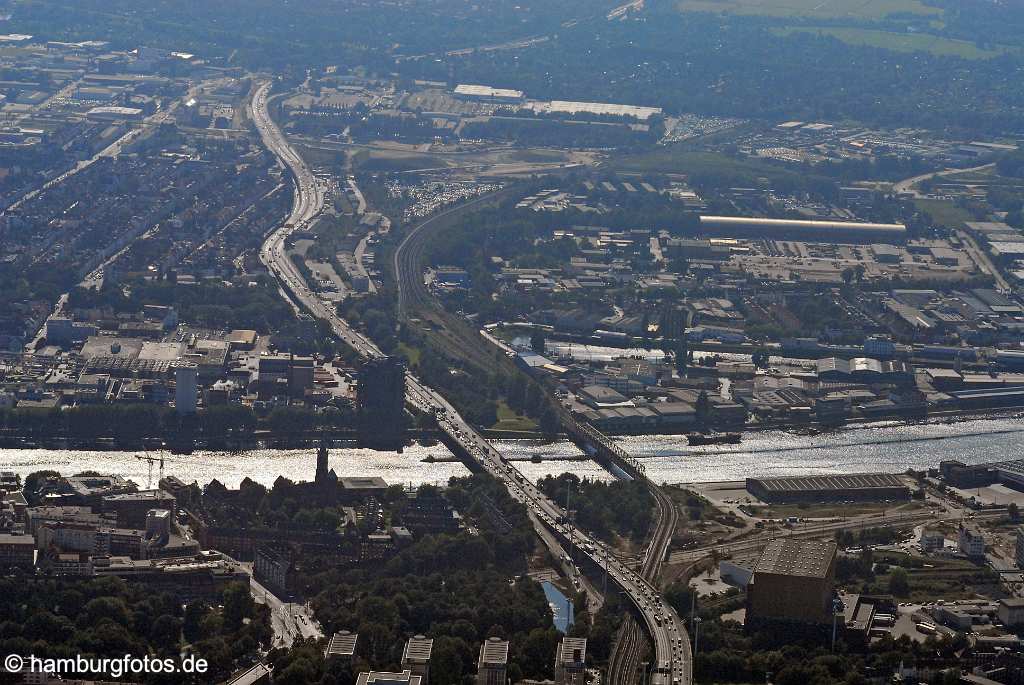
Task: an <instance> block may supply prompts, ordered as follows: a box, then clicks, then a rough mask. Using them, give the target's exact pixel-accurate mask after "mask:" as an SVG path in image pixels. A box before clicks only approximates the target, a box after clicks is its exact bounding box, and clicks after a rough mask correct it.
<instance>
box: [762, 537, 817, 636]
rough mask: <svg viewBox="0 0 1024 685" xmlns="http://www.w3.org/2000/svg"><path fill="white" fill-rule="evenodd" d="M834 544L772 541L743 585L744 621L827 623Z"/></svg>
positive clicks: (790, 540) (807, 541)
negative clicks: (751, 577)
mask: <svg viewBox="0 0 1024 685" xmlns="http://www.w3.org/2000/svg"><path fill="white" fill-rule="evenodd" d="M835 566H836V543H835V542H832V541H829V542H820V541H817V540H793V539H790V538H786V539H781V540H772V541H771V542H769V543H768V546H767V547H765V549H764V552H762V554H761V558H760V559H759V560H758V562H757V566H756V567H754V577H753V579H752V580H751V583H750V585H749V586H748V587H747V622H748V625H750V622H752V621H753V622H757V621H796V622H799V623H827V622H829V621H830V620H831V618H832V613H831V612H832V600H833V585H834V580H835Z"/></svg>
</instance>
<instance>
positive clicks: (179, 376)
mask: <svg viewBox="0 0 1024 685" xmlns="http://www.w3.org/2000/svg"><path fill="white" fill-rule="evenodd" d="M198 397H199V367H198V366H196V365H195V364H189V363H187V362H179V363H178V364H177V365H176V366H175V368H174V409H175V411H177V412H178V413H179V414H195V413H196V404H197V401H198V400H197V398H198Z"/></svg>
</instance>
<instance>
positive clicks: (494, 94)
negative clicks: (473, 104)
mask: <svg viewBox="0 0 1024 685" xmlns="http://www.w3.org/2000/svg"><path fill="white" fill-rule="evenodd" d="M454 93H455V95H456V96H457V97H460V98H464V99H466V100H482V101H484V102H507V103H513V102H521V101H522V99H523V91H521V90H512V89H510V88H492V87H490V86H481V85H474V84H466V83H462V84H459V85H457V86H455V90H454Z"/></svg>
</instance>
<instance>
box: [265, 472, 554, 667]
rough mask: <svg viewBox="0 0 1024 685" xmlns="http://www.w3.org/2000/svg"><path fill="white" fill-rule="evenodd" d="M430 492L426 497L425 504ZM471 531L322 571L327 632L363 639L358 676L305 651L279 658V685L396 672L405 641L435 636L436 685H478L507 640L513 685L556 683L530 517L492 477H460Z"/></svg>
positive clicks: (455, 484)
mask: <svg viewBox="0 0 1024 685" xmlns="http://www.w3.org/2000/svg"><path fill="white" fill-rule="evenodd" d="M426 489H432V488H430V486H424V492H423V493H421V494H422V495H424V496H426V495H428V494H430V493H426V492H425V490H426ZM444 497H446V498H447V499H448V500H449V501H450V502H451V503H452V504H453V505H454V506H456V507H457V508H458V510H459V511H460V512H461V513H462V514H463V516H464V517H466V518H467V519H468V521H470V522H471V523H472V527H473V529H474V530H473V531H472V532H471V531H470V530H464V531H460V532H458V533H456V534H453V535H435V536H427V537H425V538H423V539H421V540H418V541H417V542H416V543H415V544H413V545H412V546H410V547H408V548H406V549H405V550H403V551H401V552H400V553H399V554H398V555H396V556H395V557H393V558H392V559H390V560H389V561H387V562H386V563H384V565H383V566H379V567H374V568H363V569H338V568H331V569H324V570H323V571H322V572H321V573H319V574H318V575H315V576H313V577H311V578H310V579H309V582H308V589H309V590H310V591H311V592H312V593H314V594H315V596H314V597H313V599H312V603H313V607H314V609H315V611H316V616H317V618H318V619H319V620H320V621H321V622H322V623H323V625H324V628H325V630H326V632H327V633H328V634H330V633H331V632H332V631H337V630H351V631H358V633H359V641H358V643H357V646H356V650H357V655H356V661H355V664H354V666H353V668H352V669H347V668H345V667H344V666H342V665H340V664H338V663H335V660H331V659H329V660H328V661H327V662H326V663H324V662H323V660H322V658H321V657H320V653H318V652H316V651H314V650H311V649H309V648H308V647H306V646H299V647H297V648H295V649H292V650H290V651H287V652H285V651H283V650H277V651H275V652H272V653H271V655H270V657H271V660H272V661H273V662H274V663H275V683H278V682H280V683H288V684H291V683H295V684H299V683H310V682H320V683H325V684H331V685H333V684H339V685H349V684H350V683H351V682H353V680H352V674H353V672H354V673H358V672H359V671H360V670H368V669H369V668H376V669H390V670H395V669H397V667H398V665H399V663H400V661H401V656H402V649H403V647H404V645H405V641H406V640H407V639H408V638H409V637H411V636H413V635H416V634H417V633H420V634H424V635H427V636H431V637H433V638H434V649H433V654H432V656H431V665H430V673H431V675H430V677H431V681H432V682H433V681H435V680H436V681H437V682H439V683H448V684H450V685H456V684H460V683H464V682H467V680H466V679H467V678H470V681H471V679H472V674H474V673H475V672H476V658H477V655H478V654H479V649H480V644H481V643H482V642H483V641H484V640H486V639H487V638H488V637H490V636H497V637H501V638H504V639H507V640H509V641H510V643H511V649H510V654H509V664H510V673H509V675H510V678H511V680H513V681H516V680H519V679H520V678H527V677H529V678H536V679H544V678H551V677H552V675H553V674H552V664H553V662H554V652H555V646H556V644H557V641H558V639H559V634H558V633H557V632H556V631H555V630H554V628H553V627H552V616H551V610H550V607H549V606H548V603H547V599H546V598H545V595H544V592H543V589H542V588H541V586H540V585H538V584H537V583H536V582H535V581H533V580H531V579H530V578H529V576H526V575H524V574H525V571H526V570H527V555H528V554H529V553H531V552H532V550H533V547H534V545H535V542H536V540H535V537H534V535H533V532H532V527H531V525H530V522H529V519H528V517H527V515H526V510H525V509H524V508H523V506H522V505H521V504H519V503H518V502H515V501H514V500H512V498H511V497H510V496H509V494H508V491H507V490H506V489H505V487H504V485H502V484H501V483H500V482H498V481H496V480H495V479H493V478H492V477H490V476H486V475H474V476H470V477H468V478H456V479H452V481H451V482H450V483H449V487H448V488H447V490H446V491H445V492H444Z"/></svg>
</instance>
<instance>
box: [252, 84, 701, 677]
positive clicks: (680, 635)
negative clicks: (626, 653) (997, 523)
mask: <svg viewBox="0 0 1024 685" xmlns="http://www.w3.org/2000/svg"><path fill="white" fill-rule="evenodd" d="M270 87H271V82H270V81H266V82H264V83H262V84H260V85H259V86H258V87H257V88H256V91H255V93H254V95H253V98H252V101H251V102H250V106H249V109H250V114H251V116H252V120H253V122H254V123H255V125H256V127H257V129H258V130H259V133H260V136H261V137H262V139H263V142H264V144H265V145H266V146H267V147H268V148H269V149H270V150H271V151H272V152H273V153H274V154H275V155H276V156H277V158H278V160H279V162H280V163H281V164H282V165H283V166H284V167H285V168H286V169H287V170H288V171H289V172H290V173H291V175H292V177H293V181H294V183H295V201H294V205H293V208H292V211H291V213H290V215H289V217H288V220H287V221H286V222H285V223H284V225H282V226H281V227H280V228H278V229H276V230H274V231H273V232H271V234H270V235H269V236H268V237H267V240H266V242H264V244H263V246H262V248H261V249H260V259H261V260H262V262H263V263H264V264H265V265H266V266H267V268H268V269H269V270H270V272H271V273H272V274H273V275H274V276H275V278H277V280H278V282H279V283H280V284H281V286H282V288H283V289H284V290H285V291H287V293H288V297H289V298H290V299H291V300H292V301H293V303H294V304H296V305H297V306H298V307H301V308H302V309H304V310H305V311H306V312H308V313H309V314H310V315H312V316H314V317H317V318H320V319H323V320H325V321H327V322H328V323H329V324H330V325H331V328H332V330H333V331H334V332H335V334H337V335H338V337H339V338H341V339H342V340H344V341H345V342H346V343H347V344H348V345H349V346H350V347H352V349H354V350H355V351H356V353H358V354H359V355H360V356H362V357H364V358H372V357H380V356H383V353H382V352H381V351H380V349H379V348H378V347H377V346H376V345H375V344H374V343H373V341H371V340H370V339H369V338H367V337H366V336H364V335H363V334H361V333H359V332H358V331H356V330H355V329H353V328H352V327H351V326H350V325H349V324H348V323H347V322H345V321H344V320H343V319H342V318H341V317H339V316H338V314H337V312H336V311H335V309H334V307H333V305H331V304H330V303H326V302H324V301H322V300H320V298H319V297H317V295H316V294H315V293H314V292H312V291H311V290H310V289H309V286H308V285H307V284H306V282H305V280H304V279H303V276H302V274H301V273H300V272H299V271H298V269H296V268H295V265H294V264H292V262H291V259H290V258H289V257H288V255H287V254H286V252H285V242H286V240H287V239H288V236H290V235H291V234H292V233H293V232H294V231H296V230H301V229H303V228H306V227H308V226H309V225H310V223H311V222H312V221H313V220H314V219H315V218H316V217H317V216H318V215H319V214H320V212H321V211H322V209H323V206H324V191H323V188H322V187H321V186H320V184H319V182H318V181H317V179H316V178H315V177H314V176H313V173H312V171H311V170H310V169H309V167H308V166H307V165H306V163H305V162H304V161H303V160H302V158H301V157H300V156H299V155H298V154H297V153H296V152H295V151H294V150H293V149H292V148H291V146H290V145H289V144H288V142H287V140H286V139H285V136H284V134H283V133H282V132H281V130H280V129H279V128H278V126H277V124H275V123H274V121H273V119H272V118H271V117H270V113H269V111H268V109H267V102H268V96H269V92H270ZM481 199H482V198H481ZM406 387H407V393H408V395H407V400H408V402H409V404H411V405H412V406H414V407H416V408H417V409H419V410H420V411H423V412H426V413H429V414H433V415H434V416H435V417H436V418H437V423H438V427H439V428H440V429H441V430H443V431H444V432H445V433H446V434H447V435H448V436H449V438H451V439H452V440H453V441H455V442H456V443H458V444H459V445H460V446H461V447H462V448H463V449H464V450H465V451H466V452H467V453H468V454H469V455H471V456H472V458H473V459H474V460H475V461H476V462H477V463H478V464H479V465H480V466H481V467H482V468H483V469H484V470H486V471H487V472H489V473H490V474H491V475H493V476H494V477H496V478H499V479H500V480H501V481H502V482H503V483H504V484H505V485H506V487H507V488H508V490H509V492H510V494H511V495H512V496H513V497H514V498H515V499H517V500H518V501H520V502H522V503H523V504H524V505H526V506H527V507H528V508H529V509H530V510H531V512H532V513H533V514H534V516H536V517H537V518H538V519H539V520H540V521H541V522H543V524H544V525H545V526H547V527H548V529H550V530H551V531H552V532H553V533H554V534H555V535H556V536H558V538H559V539H560V541H562V542H563V543H567V544H568V547H567V549H573V550H574V551H575V553H576V555H577V557H586V558H589V560H590V561H591V562H592V563H593V564H594V565H595V566H596V567H597V568H607V570H608V577H609V579H610V580H611V581H613V582H614V583H615V584H617V585H618V586H619V587H621V588H622V591H623V592H624V593H625V594H626V596H627V597H628V598H629V599H630V601H631V602H632V603H633V604H634V606H635V607H636V609H637V611H638V613H639V615H640V616H642V618H643V621H644V623H645V625H646V627H647V630H648V632H649V633H650V634H651V635H652V636H653V637H654V644H655V653H656V663H655V666H654V668H653V671H654V672H653V674H652V676H651V679H650V680H649V682H650V683H651V685H681V684H685V685H689V683H690V673H691V664H690V650H689V641H688V640H687V639H686V633H685V630H684V629H683V627H682V624H681V622H680V621H679V617H678V616H677V615H676V613H675V611H673V610H672V609H671V607H669V606H668V605H666V604H664V603H663V602H662V599H661V596H660V595H659V594H658V592H657V590H656V589H655V588H654V587H652V586H651V584H650V583H649V582H648V581H647V579H646V577H645V576H649V575H650V574H651V573H654V574H656V573H657V570H658V569H659V568H660V565H661V561H662V559H664V555H665V545H667V540H668V539H671V530H672V529H674V523H673V524H672V528H666V527H665V526H659V530H667V539H666V538H665V537H664V535H666V533H662V534H661V537H660V538H659V537H658V536H657V535H656V539H655V544H653V545H652V546H651V547H650V548H649V549H650V551H649V553H648V558H647V559H646V560H645V562H644V565H643V569H642V571H643V573H644V575H640V574H637V573H636V572H634V571H633V570H632V569H630V568H628V567H627V566H626V565H625V564H624V563H623V562H622V561H620V560H619V559H617V558H616V557H615V556H614V555H611V554H609V553H608V550H606V549H605V548H604V546H603V544H602V543H600V542H598V541H597V540H594V539H592V538H590V537H589V536H587V535H585V534H584V533H582V532H581V531H578V530H576V529H574V528H572V527H570V526H569V525H568V524H566V523H565V522H564V521H565V512H564V511H563V510H562V509H561V508H560V507H558V506H557V505H556V504H555V503H554V502H552V501H551V500H550V499H548V498H547V497H545V496H544V495H543V494H542V493H541V492H540V491H539V490H538V489H537V487H536V486H535V485H534V484H533V483H531V482H530V481H529V480H528V479H526V478H524V477H523V475H522V474H521V473H520V472H519V471H518V470H517V469H516V468H515V467H514V466H513V465H512V464H511V463H509V462H508V461H506V460H505V458H504V457H503V456H501V454H499V453H498V451H497V450H496V449H494V447H493V446H491V445H490V443H488V442H487V441H486V440H485V439H484V438H483V436H482V435H481V434H480V433H479V432H477V430H476V429H475V428H473V427H472V426H470V425H469V424H468V423H467V422H466V421H465V420H464V419H463V418H462V417H461V416H459V414H458V412H456V411H455V409H454V408H453V407H452V406H451V405H450V404H449V403H448V402H447V401H446V400H445V399H444V398H443V397H442V396H441V395H440V394H439V393H437V392H435V391H434V390H433V389H431V388H429V387H427V386H425V385H424V384H423V383H421V382H420V381H419V380H418V379H417V378H416V377H414V376H412V375H411V374H409V375H408V376H407V384H406ZM660 506H662V505H661V504H660V503H659V507H660ZM671 510H672V511H673V512H674V511H675V509H674V507H671ZM665 518H666V517H665V516H664V512H662V515H661V516H660V517H659V519H660V520H664V519H665ZM613 682H614V681H613Z"/></svg>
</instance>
